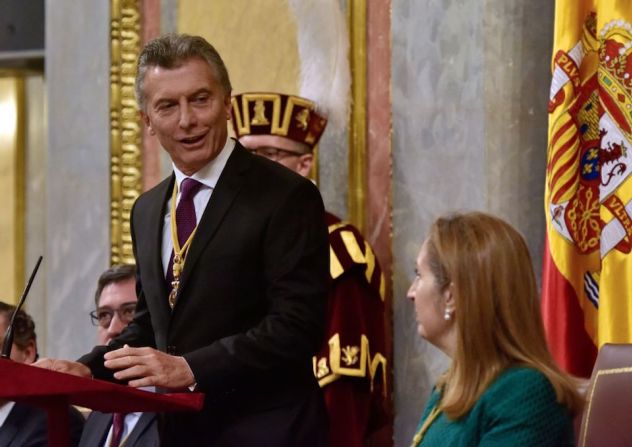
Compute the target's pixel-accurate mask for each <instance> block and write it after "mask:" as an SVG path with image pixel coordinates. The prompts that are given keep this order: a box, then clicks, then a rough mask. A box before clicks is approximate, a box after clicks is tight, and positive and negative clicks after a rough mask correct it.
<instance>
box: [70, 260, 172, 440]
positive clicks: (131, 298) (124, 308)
mask: <svg viewBox="0 0 632 447" xmlns="http://www.w3.org/2000/svg"><path fill="white" fill-rule="evenodd" d="M137 301H138V299H137V297H136V267H134V266H133V265H115V266H112V267H110V268H109V269H107V270H106V271H104V272H103V273H102V274H101V276H99V279H98V281H97V290H96V293H95V294H94V304H95V306H96V310H94V311H92V312H90V318H91V320H92V324H94V325H95V326H96V327H97V341H98V343H99V345H107V344H108V343H109V342H110V340H112V339H113V338H114V337H117V336H118V335H119V334H120V333H121V332H122V331H123V329H125V328H126V327H127V325H128V324H129V323H131V321H132V320H133V318H134V311H135V309H136V302H137ZM117 417H118V418H119V420H120V422H119V423H120V424H121V426H120V427H119V428H117V427H116V425H117V422H116V421H117ZM118 430H120V438H119V443H120V444H124V445H125V446H126V447H136V446H137V447H151V446H158V445H159V440H158V428H157V417H156V413H152V412H146V413H140V412H137V413H128V414H125V415H120V416H117V415H114V414H112V413H101V412H99V411H93V412H91V413H90V416H89V417H88V420H87V421H86V425H85V426H84V428H83V433H82V435H81V440H80V442H79V447H100V446H106V447H108V446H111V445H112V440H113V439H114V437H115V436H114V435H115V434H116V433H117V432H118Z"/></svg>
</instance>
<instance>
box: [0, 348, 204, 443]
mask: <svg viewBox="0 0 632 447" xmlns="http://www.w3.org/2000/svg"><path fill="white" fill-rule="evenodd" d="M0 399H6V400H13V401H16V402H23V403H26V404H30V405H34V406H37V407H40V408H43V409H45V410H46V411H47V413H48V444H49V446H51V447H66V446H68V445H69V439H70V433H69V428H68V424H69V421H68V405H69V404H70V405H79V406H82V407H87V408H91V409H93V410H97V411H101V412H105V413H113V412H124V413H129V412H133V411H153V412H167V411H199V410H200V409H201V408H202V404H203V402H204V395H203V394H201V393H171V394H158V393H152V392H149V391H143V390H139V389H136V388H131V387H127V386H124V385H118V384H115V383H110V382H105V381H103V380H97V379H87V378H83V377H77V376H73V375H70V374H64V373H60V372H56V371H50V370H47V369H42V368H37V367H35V366H30V365H25V364H22V363H16V362H13V361H10V360H6V359H0Z"/></svg>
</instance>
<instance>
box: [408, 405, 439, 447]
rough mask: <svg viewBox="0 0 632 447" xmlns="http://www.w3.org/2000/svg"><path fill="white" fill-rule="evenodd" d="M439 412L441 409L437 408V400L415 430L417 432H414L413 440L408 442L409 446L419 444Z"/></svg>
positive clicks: (412, 446)
mask: <svg viewBox="0 0 632 447" xmlns="http://www.w3.org/2000/svg"><path fill="white" fill-rule="evenodd" d="M440 414H441V409H440V408H439V403H438V402H437V405H436V406H435V407H434V408H433V409H432V411H431V412H430V414H429V415H428V417H427V418H426V420H425V421H424V423H423V424H421V428H420V429H419V430H417V433H415V436H413V442H412V443H411V444H410V447H417V446H418V445H419V444H421V441H422V439H424V436H425V435H426V432H427V431H428V429H429V428H430V426H431V425H432V423H433V422H434V421H435V420H436V419H437V418H438V417H439V415H440Z"/></svg>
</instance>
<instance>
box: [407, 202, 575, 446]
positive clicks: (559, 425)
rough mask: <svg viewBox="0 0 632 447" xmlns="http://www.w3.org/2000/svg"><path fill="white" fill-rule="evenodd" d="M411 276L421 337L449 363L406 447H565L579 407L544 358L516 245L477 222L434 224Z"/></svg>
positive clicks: (501, 227)
mask: <svg viewBox="0 0 632 447" xmlns="http://www.w3.org/2000/svg"><path fill="white" fill-rule="evenodd" d="M415 273H416V276H415V279H414V281H413V283H412V284H411V286H410V289H409V291H408V297H409V298H410V299H411V300H412V301H413V302H414V305H415V313H416V316H417V323H418V330H419V334H420V335H421V336H422V337H423V338H425V339H426V340H428V341H429V342H430V343H432V344H433V345H435V346H437V347H438V348H439V349H441V350H442V351H443V352H444V353H446V354H447V355H448V356H449V357H450V358H451V359H452V363H451V365H450V368H449V369H448V371H447V372H446V373H445V374H443V375H442V376H441V377H440V378H439V380H438V381H437V384H436V386H435V388H434V389H433V392H432V394H431V396H430V400H429V402H428V405H427V407H426V410H425V411H424V413H423V416H422V419H421V422H420V424H419V427H418V428H417V431H416V434H415V436H414V438H413V442H412V445H413V446H417V445H421V446H424V447H425V446H453V445H458V446H476V445H478V446H491V445H493V446H522V445H524V446H539V447H543V446H566V445H568V446H572V445H573V424H572V418H573V415H574V414H575V413H577V412H578V411H580V410H581V407H582V398H581V397H580V395H579V394H578V393H577V391H576V383H575V380H574V379H573V378H571V377H570V376H568V375H566V374H564V373H563V372H562V371H561V370H560V369H559V368H558V367H557V365H556V364H555V361H554V360H553V358H552V356H551V354H550V352H549V351H548V349H547V345H546V340H545V336H544V327H543V325H542V319H541V315H540V303H539V299H538V292H537V288H536V282H535V276H534V274H533V268H532V264H531V257H530V256H529V251H528V249H527V245H526V243H525V241H524V239H523V238H522V236H521V235H520V234H519V233H518V232H517V231H516V230H515V229H514V228H513V227H512V226H511V225H509V224H508V223H506V222H504V221H503V220H501V219H499V218H497V217H494V216H491V215H488V214H484V213H478V212H474V213H467V214H455V215H451V216H448V217H442V218H439V219H438V220H437V221H436V222H435V223H434V224H433V225H432V227H431V229H430V232H429V235H428V237H427V239H426V240H425V241H424V243H423V245H422V246H421V250H420V253H419V256H418V257H417V262H416V272H415Z"/></svg>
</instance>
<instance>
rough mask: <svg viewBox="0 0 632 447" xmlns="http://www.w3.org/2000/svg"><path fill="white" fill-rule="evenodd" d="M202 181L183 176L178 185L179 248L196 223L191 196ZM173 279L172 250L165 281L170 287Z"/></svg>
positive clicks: (193, 195)
mask: <svg viewBox="0 0 632 447" xmlns="http://www.w3.org/2000/svg"><path fill="white" fill-rule="evenodd" d="M202 186H203V185H202V183H200V182H198V181H197V180H195V179H192V178H185V179H184V180H182V184H181V185H180V202H178V208H176V226H177V227H178V244H179V245H180V248H182V246H183V245H184V244H185V243H186V241H187V239H189V236H191V233H192V232H193V230H194V229H195V226H196V225H197V220H196V217H195V205H194V204H193V197H195V194H197V192H198V191H199V190H200V188H201V187H202ZM171 281H173V251H172V252H171V258H170V259H169V266H168V267H167V282H168V284H169V286H170V287H171Z"/></svg>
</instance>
